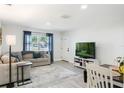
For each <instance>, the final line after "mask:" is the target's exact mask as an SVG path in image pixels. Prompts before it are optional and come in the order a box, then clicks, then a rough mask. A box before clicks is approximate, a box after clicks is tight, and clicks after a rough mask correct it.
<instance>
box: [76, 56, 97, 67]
mask: <svg viewBox="0 0 124 93" xmlns="http://www.w3.org/2000/svg"><path fill="white" fill-rule="evenodd" d="M94 62H97V61H96V59H85V58H79V57H75V58H74V66H77V67H80V68H83V69H86V63H94Z"/></svg>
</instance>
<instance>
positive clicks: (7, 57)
mask: <svg viewBox="0 0 124 93" xmlns="http://www.w3.org/2000/svg"><path fill="white" fill-rule="evenodd" d="M1 61H2V62H3V64H7V63H9V56H8V55H3V56H2V57H1ZM15 62H16V58H14V57H11V63H15Z"/></svg>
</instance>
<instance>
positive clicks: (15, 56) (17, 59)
mask: <svg viewBox="0 0 124 93" xmlns="http://www.w3.org/2000/svg"><path fill="white" fill-rule="evenodd" d="M11 57H14V58H16V62H19V61H20V59H19V56H18V55H13V54H11Z"/></svg>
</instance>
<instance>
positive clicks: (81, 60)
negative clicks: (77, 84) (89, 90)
mask: <svg viewBox="0 0 124 93" xmlns="http://www.w3.org/2000/svg"><path fill="white" fill-rule="evenodd" d="M86 63H95V64H99V62H98V61H97V60H96V59H85V58H79V57H75V58H74V66H76V67H80V68H82V69H84V71H83V73H84V82H85V83H86V82H87V71H86Z"/></svg>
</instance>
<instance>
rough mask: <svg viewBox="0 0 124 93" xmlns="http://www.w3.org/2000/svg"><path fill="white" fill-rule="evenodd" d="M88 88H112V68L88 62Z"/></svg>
mask: <svg viewBox="0 0 124 93" xmlns="http://www.w3.org/2000/svg"><path fill="white" fill-rule="evenodd" d="M86 70H87V87H88V88H112V87H113V79H112V69H111V68H105V67H101V66H100V65H98V64H94V63H90V64H88V63H87V64H86Z"/></svg>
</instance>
